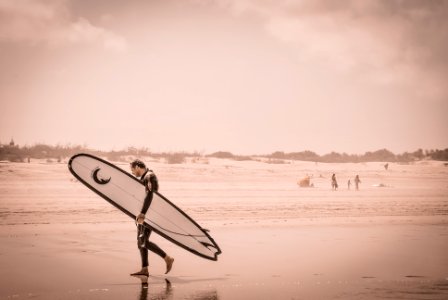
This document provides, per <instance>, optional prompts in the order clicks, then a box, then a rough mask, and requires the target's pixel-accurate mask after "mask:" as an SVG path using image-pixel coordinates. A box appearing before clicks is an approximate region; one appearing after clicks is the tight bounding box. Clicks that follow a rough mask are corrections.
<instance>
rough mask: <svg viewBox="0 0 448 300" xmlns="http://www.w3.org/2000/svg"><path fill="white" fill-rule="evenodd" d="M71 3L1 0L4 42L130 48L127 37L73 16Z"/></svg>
mask: <svg viewBox="0 0 448 300" xmlns="http://www.w3.org/2000/svg"><path fill="white" fill-rule="evenodd" d="M68 4H69V2H67V1H64V0H14V1H11V0H0V42H1V41H3V42H28V43H33V44H34V43H45V44H48V45H53V46H58V45H67V44H83V43H87V44H89V43H99V44H101V45H102V46H103V47H104V48H105V49H107V50H112V51H116V52H123V51H126V49H127V47H128V44H127V41H126V39H125V38H124V37H122V36H120V35H118V34H116V33H114V32H113V31H111V30H108V29H106V28H104V27H101V26H96V25H93V24H92V23H91V22H90V21H89V20H88V19H87V18H84V17H82V16H73V15H72V13H71V12H70V10H69V8H68V7H69V5H68Z"/></svg>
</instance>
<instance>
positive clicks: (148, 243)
mask: <svg viewBox="0 0 448 300" xmlns="http://www.w3.org/2000/svg"><path fill="white" fill-rule="evenodd" d="M146 230H147V231H148V233H147V239H146V241H145V248H146V249H148V250H151V251H152V252H154V253H155V254H157V255H159V256H160V257H162V258H163V259H164V260H165V263H166V272H165V274H167V273H168V272H169V271H171V268H172V267H173V262H174V258H172V257H171V256H169V255H167V254H166V253H165V251H163V250H162V249H161V248H160V247H159V246H157V245H156V244H154V243H153V242H151V241H150V240H149V236H150V235H151V232H152V230H150V229H146Z"/></svg>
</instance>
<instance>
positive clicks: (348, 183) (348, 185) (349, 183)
mask: <svg viewBox="0 0 448 300" xmlns="http://www.w3.org/2000/svg"><path fill="white" fill-rule="evenodd" d="M351 184H352V183H351V181H350V179H349V180H348V181H347V187H348V189H350V185H351Z"/></svg>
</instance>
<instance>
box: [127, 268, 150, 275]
mask: <svg viewBox="0 0 448 300" xmlns="http://www.w3.org/2000/svg"><path fill="white" fill-rule="evenodd" d="M138 275H143V276H149V272H148V267H143V268H142V269H141V270H140V271H138V272H135V273H132V274H131V276H138Z"/></svg>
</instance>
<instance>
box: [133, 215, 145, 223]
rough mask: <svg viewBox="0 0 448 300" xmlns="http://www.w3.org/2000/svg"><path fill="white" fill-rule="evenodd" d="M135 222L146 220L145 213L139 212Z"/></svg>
mask: <svg viewBox="0 0 448 300" xmlns="http://www.w3.org/2000/svg"><path fill="white" fill-rule="evenodd" d="M135 222H136V223H137V224H143V223H144V222H145V214H139V215H138V216H137V218H135Z"/></svg>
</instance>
